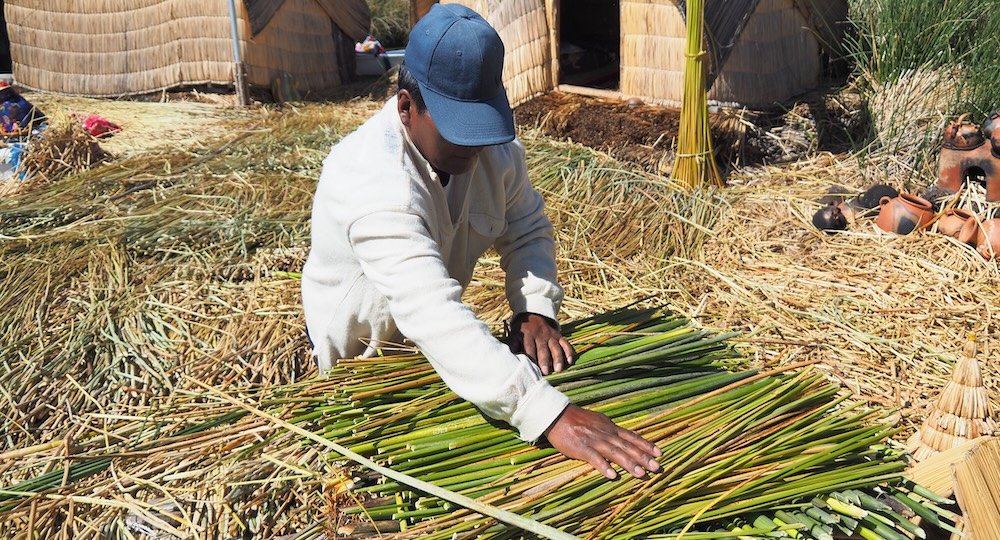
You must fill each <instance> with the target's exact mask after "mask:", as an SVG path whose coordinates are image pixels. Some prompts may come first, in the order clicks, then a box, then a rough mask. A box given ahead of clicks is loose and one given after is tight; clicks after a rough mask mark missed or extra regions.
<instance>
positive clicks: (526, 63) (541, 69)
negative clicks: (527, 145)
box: [443, 0, 553, 106]
mask: <svg viewBox="0 0 1000 540" xmlns="http://www.w3.org/2000/svg"><path fill="white" fill-rule="evenodd" d="M443 3H456V2H455V1H454V0H445V1H444V2H443ZM457 3H461V4H464V5H467V6H469V7H470V8H472V9H474V10H475V11H477V12H478V13H480V14H481V15H482V16H483V18H485V19H486V20H487V21H489V22H490V24H491V25H493V27H494V28H496V30H497V33H498V34H499V35H500V39H501V40H503V43H504V48H505V49H506V54H505V57H504V65H503V79H504V86H505V87H506V89H507V98H508V99H509V100H510V104H511V106H517V105H519V104H521V103H524V102H525V101H527V100H529V99H531V98H532V97H535V96H537V95H540V94H543V93H545V92H547V91H549V90H551V89H552V87H553V82H552V76H551V71H550V66H551V63H552V60H551V52H550V50H549V23H548V18H547V17H546V5H545V0H502V1H501V0H459V1H458V2H457Z"/></svg>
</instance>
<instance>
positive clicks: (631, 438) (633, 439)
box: [618, 427, 663, 457]
mask: <svg viewBox="0 0 1000 540" xmlns="http://www.w3.org/2000/svg"><path fill="white" fill-rule="evenodd" d="M618 431H619V432H618V436H619V437H621V438H622V440H624V441H625V442H626V443H627V444H630V445H632V446H633V447H635V448H637V449H640V450H642V451H643V452H644V453H645V454H646V455H648V456H649V457H660V455H662V454H663V452H662V451H661V450H660V447H659V446H656V445H655V444H653V443H651V442H649V441H647V440H646V439H643V438H642V436H641V435H639V434H638V433H636V432H634V431H630V430H627V429H625V428H621V427H620V428H618Z"/></svg>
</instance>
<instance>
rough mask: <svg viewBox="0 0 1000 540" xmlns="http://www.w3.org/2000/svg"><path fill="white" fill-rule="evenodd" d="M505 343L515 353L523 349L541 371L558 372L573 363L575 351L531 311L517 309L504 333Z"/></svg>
mask: <svg viewBox="0 0 1000 540" xmlns="http://www.w3.org/2000/svg"><path fill="white" fill-rule="evenodd" d="M507 345H508V346H509V347H510V350H511V351H513V352H515V353H520V352H523V353H524V354H526V355H528V358H531V359H532V360H533V361H534V362H535V363H536V364H538V368H539V369H541V370H542V374H543V375H548V374H549V373H553V372H560V371H562V370H564V369H566V368H568V367H569V366H570V364H572V363H573V358H574V357H575V356H576V351H574V350H573V346H572V345H570V344H569V341H566V338H564V337H562V335H561V334H559V331H558V330H556V329H555V327H553V326H552V324H550V323H549V321H548V319H546V318H545V317H542V316H541V315H537V314H535V313H521V314H520V315H518V316H517V317H515V318H514V321H513V323H512V324H511V328H510V335H509V336H507Z"/></svg>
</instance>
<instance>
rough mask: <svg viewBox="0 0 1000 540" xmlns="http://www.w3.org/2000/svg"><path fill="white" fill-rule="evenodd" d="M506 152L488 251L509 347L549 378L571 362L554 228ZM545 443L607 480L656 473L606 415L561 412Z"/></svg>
mask: <svg viewBox="0 0 1000 540" xmlns="http://www.w3.org/2000/svg"><path fill="white" fill-rule="evenodd" d="M507 148H508V149H510V150H511V152H512V155H511V156H510V158H511V159H512V160H513V168H512V174H511V176H509V177H508V178H506V182H507V185H506V187H507V201H506V203H507V204H506V219H507V228H506V230H505V231H504V233H503V234H502V235H501V236H500V238H498V239H497V241H496V243H495V246H496V249H497V251H498V252H499V253H500V266H501V267H503V269H504V270H505V271H506V283H507V287H506V292H507V298H508V301H509V302H510V305H511V310H512V311H513V312H514V314H515V316H514V319H513V320H512V324H511V335H510V336H509V338H510V341H509V344H511V345H513V346H514V348H515V350H518V349H517V348H516V347H517V345H518V342H520V347H521V350H523V351H524V352H525V353H526V354H527V355H528V356H529V357H531V358H532V360H534V361H535V362H536V363H537V364H538V366H539V368H540V369H541V371H542V372H543V373H545V374H548V373H551V372H554V371H562V370H563V369H566V368H568V367H569V365H570V364H571V363H572V362H573V359H574V357H575V352H574V351H573V348H572V346H571V345H570V344H569V342H568V341H567V340H566V339H565V338H564V337H562V335H561V334H560V332H559V325H558V324H557V323H556V320H555V319H556V314H557V313H558V312H559V305H560V303H561V302H562V298H563V294H562V288H561V287H559V285H558V283H557V281H556V263H555V241H554V239H553V229H552V224H551V222H550V221H549V220H548V218H547V217H545V213H544V203H543V201H542V197H541V195H540V194H539V193H538V192H537V191H535V190H534V188H532V187H531V184H530V182H529V181H528V173H527V163H526V161H525V155H524V147H522V146H521V144H520V143H515V144H512V145H508V146H507ZM545 436H546V438H547V439H548V441H549V443H551V444H552V446H553V447H554V448H555V449H556V450H559V452H561V453H562V454H563V455H565V456H567V457H571V458H574V459H580V460H583V461H586V462H588V463H590V465H591V466H592V467H594V469H596V470H598V471H600V472H601V473H602V474H604V475H605V476H606V477H608V478H615V477H616V476H617V475H616V474H615V471H614V469H613V468H612V467H611V465H610V464H609V463H617V464H618V465H620V466H621V467H622V468H624V469H625V470H626V471H628V472H629V473H630V474H632V475H634V476H637V477H642V476H645V474H646V471H649V472H655V471H658V470H659V469H660V466H659V464H658V463H657V461H656V457H658V456H659V455H660V449H659V448H657V447H656V445H654V444H652V443H650V442H649V441H646V440H645V439H643V438H642V437H640V436H639V435H638V434H636V433H635V432H632V431H629V430H627V429H622V428H620V427H618V426H617V425H615V423H614V422H612V421H611V419H610V418H608V417H607V416H605V415H603V414H601V413H598V412H594V411H589V410H587V409H583V408H581V407H577V406H576V405H572V404H571V405H568V406H567V407H566V408H565V409H564V410H563V411H562V413H560V415H559V416H558V417H557V418H556V419H555V420H554V421H553V422H552V424H551V425H550V426H549V427H548V428H547V429H546V430H545Z"/></svg>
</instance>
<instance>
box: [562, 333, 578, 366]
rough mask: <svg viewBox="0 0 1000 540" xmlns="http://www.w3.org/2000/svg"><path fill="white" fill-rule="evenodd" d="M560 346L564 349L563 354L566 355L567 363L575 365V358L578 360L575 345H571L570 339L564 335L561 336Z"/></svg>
mask: <svg viewBox="0 0 1000 540" xmlns="http://www.w3.org/2000/svg"><path fill="white" fill-rule="evenodd" d="M559 347H561V348H562V350H563V355H565V357H566V365H567V366H571V365H573V360H576V351H575V350H573V346H572V345H570V343H569V340H567V339H566V338H564V337H561V336H560V338H559Z"/></svg>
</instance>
